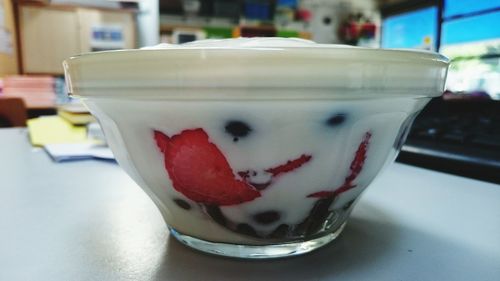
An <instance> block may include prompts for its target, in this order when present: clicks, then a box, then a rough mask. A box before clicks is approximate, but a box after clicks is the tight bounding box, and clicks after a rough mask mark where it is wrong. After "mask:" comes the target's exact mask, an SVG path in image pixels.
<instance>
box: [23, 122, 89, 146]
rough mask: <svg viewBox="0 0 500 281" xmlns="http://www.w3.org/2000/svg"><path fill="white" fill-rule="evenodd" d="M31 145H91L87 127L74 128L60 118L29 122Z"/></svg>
mask: <svg viewBox="0 0 500 281" xmlns="http://www.w3.org/2000/svg"><path fill="white" fill-rule="evenodd" d="M28 130H29V133H30V139H31V143H32V144H33V145H35V146H44V145H46V144H56V143H89V142H91V141H90V140H88V139H87V130H86V129H85V127H77V126H73V125H71V124H70V123H68V122H67V121H65V120H63V119H62V118H60V117H59V116H42V117H39V118H34V119H30V120H28Z"/></svg>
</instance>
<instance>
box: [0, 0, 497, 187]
mask: <svg viewBox="0 0 500 281" xmlns="http://www.w3.org/2000/svg"><path fill="white" fill-rule="evenodd" d="M255 36H277V37H298V38H304V39H311V40H314V41H316V42H319V43H336V44H349V45H355V46H363V47H371V48H379V47H382V48H411V49H424V50H431V51H436V52H440V53H442V54H444V55H446V56H448V57H449V58H450V59H451V61H452V63H451V67H450V72H449V77H448V81H447V86H446V93H445V94H444V95H443V97H440V98H436V99H434V100H433V101H432V102H431V103H430V104H429V105H428V106H427V107H426V109H425V110H424V111H423V112H422V114H420V115H419V117H418V118H417V119H416V121H415V123H414V126H413V128H412V130H411V131H410V132H409V137H408V140H407V142H406V144H405V145H404V146H403V149H402V152H401V154H400V156H399V158H398V161H402V162H405V163H410V164H413V165H418V166H422V167H426V168H431V169H435V170H440V171H445V172H448V173H454V174H459V175H463V176H467V177H473V178H478V179H482V180H486V181H492V182H500V106H499V103H500V102H499V101H498V100H499V99H500V0H353V1H347V0H136V1H116V0H38V1H34V0H32V1H23V0H17V1H14V0H0V127H16V126H28V128H29V130H30V134H31V141H32V143H33V145H35V146H43V145H46V144H47V143H51V142H53V143H54V142H55V143H57V142H64V141H67V140H65V139H62V140H61V139H59V138H63V137H66V138H67V137H68V136H67V135H66V134H64V136H63V134H62V133H61V132H62V131H64V130H73V129H83V130H85V131H86V132H87V134H94V136H95V137H98V136H99V134H100V133H99V129H98V125H97V124H96V123H95V120H94V119H93V118H92V117H91V116H90V114H89V113H88V112H87V111H86V109H85V108H84V107H83V106H82V105H81V104H80V103H79V102H78V101H77V100H74V99H72V98H69V97H67V95H66V89H65V85H64V78H63V76H62V75H63V69H62V65H61V62H62V60H63V59H65V58H67V57H70V56H73V55H77V54H80V53H85V52H93V51H103V50H116V49H129V48H139V47H143V46H151V45H155V44H158V43H172V44H179V43H185V42H190V41H193V40H199V39H208V38H232V37H255ZM47 116H51V118H50V119H49V118H47ZM49 120H50V122H49ZM35 132H36V133H35ZM36 134H38V137H37V135H36ZM40 139H42V140H43V141H41V140H40ZM47 139H50V140H47Z"/></svg>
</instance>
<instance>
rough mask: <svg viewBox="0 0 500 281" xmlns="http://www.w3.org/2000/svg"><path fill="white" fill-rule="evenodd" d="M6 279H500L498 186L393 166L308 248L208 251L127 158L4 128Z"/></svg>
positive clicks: (0, 191) (1, 248)
mask: <svg viewBox="0 0 500 281" xmlns="http://www.w3.org/2000/svg"><path fill="white" fill-rule="evenodd" d="M0 280H217V281H219V280H221V281H223V280H259V281H264V280H357V281H359V280H397V281H400V280H418V281H422V280H454V281H460V280H467V281H471V280H495V281H498V280H500V186H499V185H494V184H490V183H485V182H480V181H477V180H472V179H466V178H461V177H457V176H452V175H447V174H443V173H438V172H434V171H429V170H425V169H420V168H415V167H412V166H407V165H402V164H393V165H392V166H390V167H389V168H388V170H387V171H385V173H384V174H383V175H382V176H381V177H379V178H378V179H377V180H376V181H375V182H374V183H373V184H372V185H371V186H370V187H369V188H368V190H367V191H366V192H365V193H364V195H363V197H362V199H361V200H360V202H359V203H358V204H357V205H356V207H355V209H354V212H353V214H352V217H351V219H350V221H349V223H348V225H347V227H346V229H345V230H344V232H343V234H342V235H341V236H340V237H339V238H338V239H337V240H336V241H334V242H333V243H332V244H330V245H328V246H326V247H324V248H323V249H320V250H318V251H316V252H313V253H310V254H308V255H305V256H301V257H295V258H289V259H281V260H272V261H247V260H234V259H228V258H221V257H215V256H209V255H206V254H202V253H199V252H196V251H194V250H191V249H188V248H186V247H185V246H183V245H181V244H180V243H178V242H177V241H176V240H174V239H173V238H172V237H170V236H169V234H168V232H167V228H166V227H165V224H164V222H163V220H162V219H161V217H160V214H159V212H158V210H157V209H156V208H155V206H154V205H153V203H151V201H150V200H149V199H148V197H146V195H145V194H144V193H143V192H142V191H141V189H140V188H139V187H138V186H137V185H136V184H135V183H134V182H132V180H131V179H129V178H128V177H127V175H126V174H125V173H124V172H123V171H122V170H121V169H120V168H119V167H118V165H116V164H113V163H109V162H99V161H95V160H88V161H80V162H72V163H62V164H61V163H60V164H56V163H53V162H52V161H51V160H50V158H49V157H48V156H47V155H46V153H45V152H44V151H43V150H41V149H34V148H32V147H31V145H30V144H29V142H28V138H27V132H26V131H25V130H22V129H2V130H0Z"/></svg>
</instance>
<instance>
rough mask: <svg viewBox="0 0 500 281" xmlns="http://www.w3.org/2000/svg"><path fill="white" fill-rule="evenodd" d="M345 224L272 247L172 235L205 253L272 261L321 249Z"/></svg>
mask: <svg viewBox="0 0 500 281" xmlns="http://www.w3.org/2000/svg"><path fill="white" fill-rule="evenodd" d="M344 226H345V222H344V223H343V224H342V225H341V226H340V227H339V228H338V229H337V230H336V231H335V232H333V233H328V234H326V235H325V236H322V237H319V238H315V239H312V240H308V241H301V242H292V243H283V244H271V245H238V244H228V243H217V242H210V241H205V240H201V239H198V238H194V237H191V236H189V235H185V234H182V233H180V232H178V231H177V230H175V229H174V228H172V227H169V230H170V233H171V234H172V236H174V237H175V238H176V239H177V240H178V241H180V242H181V243H182V244H184V245H186V246H188V247H190V248H193V249H196V250H198V251H202V252H205V253H209V254H213V255H218V256H225V257H234V258H245V259H272V258H282V257H291V256H297V255H302V254H305V253H308V252H311V251H314V250H316V249H319V248H321V247H323V246H325V245H326V244H328V243H330V242H331V241H333V240H335V239H336V238H337V237H338V236H339V235H340V233H341V232H342V230H343V229H344Z"/></svg>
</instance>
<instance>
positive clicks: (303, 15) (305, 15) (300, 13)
mask: <svg viewBox="0 0 500 281" xmlns="http://www.w3.org/2000/svg"><path fill="white" fill-rule="evenodd" d="M295 18H296V19H297V20H300V21H304V22H310V21H311V19H312V13H311V11H309V10H306V9H299V10H297V12H296V13H295Z"/></svg>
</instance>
